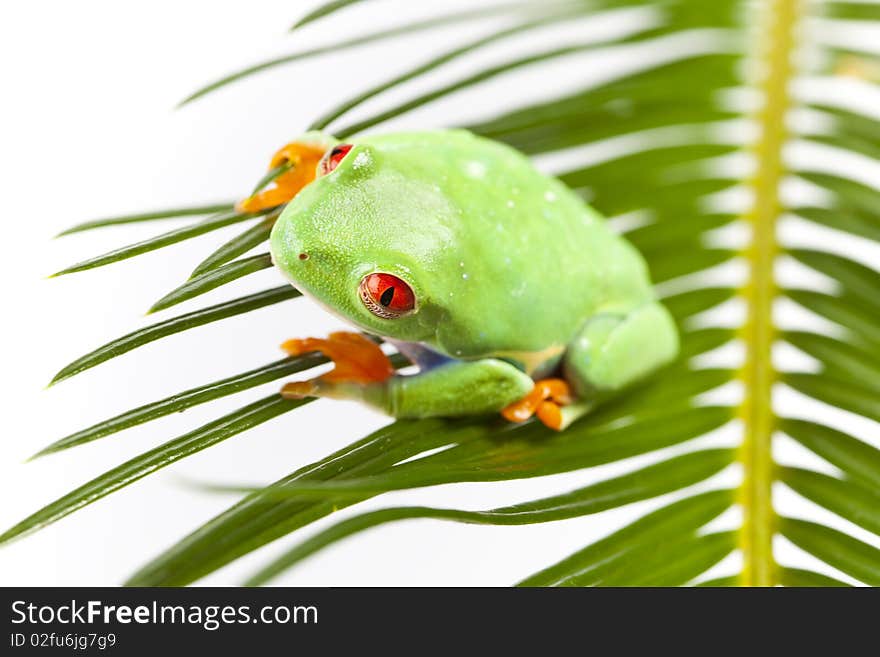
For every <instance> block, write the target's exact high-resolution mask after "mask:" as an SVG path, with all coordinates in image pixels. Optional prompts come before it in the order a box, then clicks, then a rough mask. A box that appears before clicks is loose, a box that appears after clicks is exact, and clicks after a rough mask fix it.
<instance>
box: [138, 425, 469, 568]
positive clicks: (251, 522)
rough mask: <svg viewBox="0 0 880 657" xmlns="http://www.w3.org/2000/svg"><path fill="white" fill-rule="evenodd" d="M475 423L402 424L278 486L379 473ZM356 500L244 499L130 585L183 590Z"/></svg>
mask: <svg viewBox="0 0 880 657" xmlns="http://www.w3.org/2000/svg"><path fill="white" fill-rule="evenodd" d="M483 430H484V429H483V427H482V426H481V422H479V421H474V420H465V421H462V420H444V419H440V418H431V419H426V420H398V421H397V422H394V423H393V424H390V425H388V426H386V427H383V428H382V429H379V430H378V431H375V432H373V433H372V434H370V435H369V436H367V437H365V438H363V439H361V440H359V441H357V442H355V443H353V444H352V445H349V446H347V447H345V448H343V449H342V450H339V451H337V452H335V453H333V454H331V455H329V456H328V457H326V458H324V459H321V460H320V461H318V462H316V463H312V464H310V465H307V466H305V467H303V468H300V469H299V470H297V471H296V472H294V473H292V474H291V475H289V476H288V477H285V478H284V479H281V480H280V481H278V482H276V484H275V486H276V487H282V486H284V485H286V484H288V483H290V482H291V481H295V480H297V479H301V478H308V479H319V480H324V479H330V478H337V477H339V478H344V477H346V476H359V475H361V474H363V473H365V472H377V471H381V470H382V469H385V468H389V467H391V466H393V465H394V464H395V463H398V462H400V461H403V460H405V459H407V458H411V457H413V456H416V455H417V454H420V453H422V452H425V451H427V450H432V449H437V448H439V447H443V446H445V445H449V444H452V443H455V442H456V441H460V440H466V439H468V438H469V437H471V436H473V435H476V434H479V432H480V431H483ZM354 501H355V500H342V501H337V502H335V503H331V502H324V501H315V500H295V499H290V500H277V499H273V498H272V493H271V489H266V490H263V491H260V492H257V493H253V494H251V495H248V496H247V497H245V498H244V499H243V500H242V501H241V502H239V503H238V504H236V505H234V506H233V507H231V508H230V509H228V510H227V511H225V512H224V513H222V514H220V515H219V516H217V517H215V518H214V519H212V520H210V521H208V522H207V523H206V524H205V525H203V526H202V527H200V528H198V529H197V530H195V531H194V532H193V533H191V534H190V535H189V536H187V537H186V538H184V539H183V540H182V541H180V542H179V543H177V544H176V545H174V546H172V547H171V548H170V549H169V550H167V551H166V552H165V553H163V554H161V555H159V556H158V557H157V558H156V559H154V560H153V561H152V562H150V563H149V564H147V565H146V566H144V567H143V568H141V569H140V570H139V571H138V572H137V573H135V574H134V575H133V576H132V577H131V578H129V580H128V581H127V582H126V585H127V586H181V585H184V584H188V583H190V582H193V581H195V580H196V579H198V578H200V577H202V576H204V575H206V574H207V573H210V572H212V571H214V570H216V569H217V568H220V567H221V566H222V565H224V564H227V563H229V562H230V561H233V560H234V559H236V558H238V557H240V556H242V555H244V554H247V553H248V552H250V551H252V550H254V549H256V548H258V547H261V546H262V545H265V544H266V543H269V542H270V541H272V540H274V539H276V538H279V537H281V536H284V535H286V534H288V533H289V532H292V531H294V530H295V529H298V528H300V527H302V526H304V525H306V524H308V523H310V522H312V521H314V520H316V519H317V518H321V517H324V516H326V515H328V514H330V513H332V512H334V511H336V510H338V509H340V508H344V507H346V506H348V505H349V504H351V503H354Z"/></svg>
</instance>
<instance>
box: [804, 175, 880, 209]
mask: <svg viewBox="0 0 880 657" xmlns="http://www.w3.org/2000/svg"><path fill="white" fill-rule="evenodd" d="M798 175H799V176H800V177H801V178H803V179H804V180H807V181H809V182H811V183H813V184H814V185H818V186H819V187H822V188H824V189H826V190H828V191H830V192H832V193H833V194H834V195H835V196H836V197H837V202H838V204H839V205H841V206H843V208H844V209H847V208H849V209H852V210H855V211H857V212H863V213H865V214H866V215H867V216H869V217H873V218H875V219H876V217H877V208H880V191H878V190H877V189H875V188H873V187H868V186H867V185H863V184H862V183H859V182H856V181H854V180H850V179H849V178H843V177H841V176H835V175H833V174H829V173H817V172H811V171H799V172H798Z"/></svg>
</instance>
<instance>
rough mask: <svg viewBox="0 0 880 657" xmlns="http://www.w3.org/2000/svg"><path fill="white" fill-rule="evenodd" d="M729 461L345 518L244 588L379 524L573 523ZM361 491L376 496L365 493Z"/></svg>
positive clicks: (672, 464)
mask: <svg viewBox="0 0 880 657" xmlns="http://www.w3.org/2000/svg"><path fill="white" fill-rule="evenodd" d="M732 460H733V453H732V451H731V450H726V449H713V450H703V451H699V452H694V453H693V454H686V455H683V456H678V457H675V458H672V459H670V460H668V461H664V462H663V463H659V464H657V465H653V466H649V467H647V468H643V469H641V470H638V471H636V472H632V473H630V474H626V475H623V476H621V477H616V478H614V479H610V480H606V481H603V482H599V483H597V484H593V485H592V486H587V487H585V488H580V489H578V490H574V491H572V492H570V493H566V494H563V495H555V496H553V497H549V498H544V499H540V500H535V501H534V502H526V503H522V504H516V505H513V506H509V507H502V508H498V509H492V510H490V511H461V510H458V509H435V508H430V507H396V508H390V509H382V510H380V511H373V512H370V513H365V514H363V515H359V516H354V517H352V518H348V519H347V520H344V521H342V522H340V523H338V524H336V525H333V526H332V527H330V528H328V529H326V530H324V531H322V532H320V533H318V534H316V535H315V536H312V537H311V538H309V539H308V540H307V541H304V542H302V543H300V544H298V545H296V546H295V547H294V548H293V549H292V550H289V551H288V552H285V553H284V554H283V555H282V556H281V557H279V558H278V559H276V560H275V561H273V562H272V563H270V564H269V565H268V566H266V567H265V568H263V569H261V570H260V571H259V572H258V573H256V574H255V575H254V576H253V577H251V578H250V579H249V580H248V581H247V583H246V585H247V586H260V585H262V584H265V583H266V582H268V581H269V580H271V579H274V578H275V577H277V576H278V575H279V574H281V573H282V572H284V571H285V570H287V569H289V568H290V567H291V566H293V565H294V564H296V563H298V562H299V561H302V560H303V559H305V558H306V557H308V556H309V555H311V554H314V553H315V552H317V551H318V550H321V549H323V548H324V547H326V546H327V545H330V544H332V543H336V542H338V541H340V540H342V539H344V538H347V537H349V536H351V535H353V534H356V533H359V532H362V531H365V530H367V529H370V528H372V527H376V526H378V525H381V524H385V523H389V522H397V521H399V520H407V519H412V518H432V519H435V520H452V521H456V522H464V523H473V524H483V525H524V524H531V523H536V522H551V521H554V520H563V519H566V518H574V517H577V516H583V515H588V514H592V513H599V512H600V511H605V510H607V509H614V508H618V507H621V506H624V505H626V504H630V503H632V502H636V501H639V500H644V499H649V498H651V497H656V496H658V495H662V494H664V493H668V492H671V491H674V490H678V489H680V488H684V487H687V486H690V485H692V484H695V483H698V482H700V481H703V480H704V479H708V478H709V477H711V476H712V475H714V474H716V473H717V472H719V471H720V470H722V469H723V468H725V467H726V466H728V465H729V464H730V463H731V462H732ZM301 486H302V485H301V484H299V485H298V486H297V487H294V488H291V487H289V486H287V487H283V488H276V489H274V494H275V495H279V496H289V495H290V494H291V493H294V494H295V492H296V491H303V490H305V489H304V488H302V487H301ZM315 486H316V489H320V484H318V483H316V484H315ZM364 492H377V491H374V490H366V491H364ZM378 492H381V491H378Z"/></svg>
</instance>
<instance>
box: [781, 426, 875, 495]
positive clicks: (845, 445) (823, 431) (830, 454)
mask: <svg viewBox="0 0 880 657" xmlns="http://www.w3.org/2000/svg"><path fill="white" fill-rule="evenodd" d="M779 429H780V430H781V431H784V432H785V433H786V434H787V435H788V436H790V437H791V438H793V439H794V440H796V441H797V442H799V443H800V444H801V445H803V446H804V447H806V448H807V449H809V450H810V451H812V452H814V453H816V454H818V455H819V456H821V457H822V458H823V459H825V460H826V461H828V462H829V463H831V464H832V465H833V466H835V467H837V468H839V469H840V470H842V471H843V472H844V474H846V475H847V476H850V477H853V478H854V479H856V480H860V481H862V483H864V484H866V485H867V486H868V487H870V488H872V489H873V490H880V450H878V449H877V448H876V447H872V446H871V445H869V444H867V443H865V442H862V441H861V440H858V439H857V438H853V437H852V436H848V435H847V434H845V433H842V432H840V431H837V430H836V429H831V428H830V427H825V426H822V425H821V424H817V423H815V422H808V421H806V420H798V419H794V418H782V419H781V420H780V421H779Z"/></svg>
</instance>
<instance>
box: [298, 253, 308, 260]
mask: <svg viewBox="0 0 880 657" xmlns="http://www.w3.org/2000/svg"><path fill="white" fill-rule="evenodd" d="M299 259H300V260H308V259H309V254H308V253H300V254H299Z"/></svg>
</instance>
